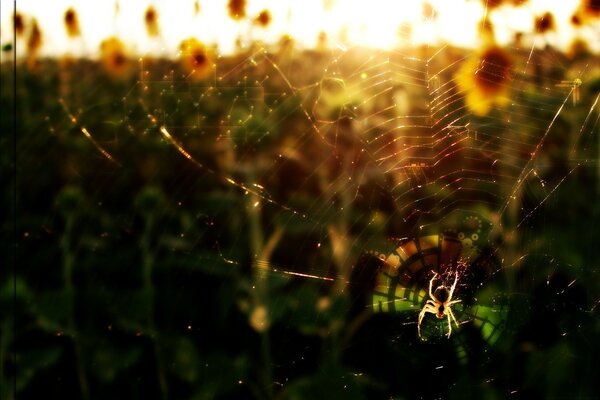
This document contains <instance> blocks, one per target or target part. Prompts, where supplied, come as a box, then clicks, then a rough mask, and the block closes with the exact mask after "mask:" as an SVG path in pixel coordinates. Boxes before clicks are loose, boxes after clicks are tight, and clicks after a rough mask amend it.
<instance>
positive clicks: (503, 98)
mask: <svg viewBox="0 0 600 400" xmlns="http://www.w3.org/2000/svg"><path fill="white" fill-rule="evenodd" d="M512 69H513V63H512V59H511V57H510V55H509V54H508V53H507V52H506V51H504V50H503V49H501V48H500V47H498V46H495V45H494V46H489V47H486V48H484V49H483V51H481V52H480V53H479V54H478V55H477V56H476V57H475V58H473V59H470V60H467V61H466V62H465V63H464V64H463V65H462V66H461V68H460V69H459V71H458V72H457V74H456V80H457V83H458V87H459V88H460V90H461V91H463V92H465V93H466V96H465V103H466V106H467V108H468V109H469V110H470V111H472V112H473V113H474V114H476V115H485V114H488V113H489V112H490V110H491V108H492V106H494V105H498V106H503V105H506V104H507V103H508V101H509V99H508V92H509V89H510V86H509V82H510V80H511V77H512Z"/></svg>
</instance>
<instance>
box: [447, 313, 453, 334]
mask: <svg viewBox="0 0 600 400" xmlns="http://www.w3.org/2000/svg"><path fill="white" fill-rule="evenodd" d="M446 315H447V317H448V334H447V335H446V336H448V339H450V335H451V334H452V324H451V323H450V313H449V314H446Z"/></svg>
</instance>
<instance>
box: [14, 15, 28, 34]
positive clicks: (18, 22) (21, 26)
mask: <svg viewBox="0 0 600 400" xmlns="http://www.w3.org/2000/svg"><path fill="white" fill-rule="evenodd" d="M13 29H14V30H15V33H16V34H17V36H23V32H25V18H23V15H22V14H21V13H19V12H15V15H13Z"/></svg>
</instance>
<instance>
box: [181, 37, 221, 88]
mask: <svg viewBox="0 0 600 400" xmlns="http://www.w3.org/2000/svg"><path fill="white" fill-rule="evenodd" d="M179 50H180V52H181V53H180V54H181V63H182V65H183V67H184V68H185V69H186V71H188V73H189V75H190V77H192V78H194V79H195V80H201V79H204V78H206V77H207V76H208V75H210V73H211V72H212V70H213V64H212V57H211V55H210V54H209V53H210V52H209V50H208V49H207V48H206V46H205V45H204V44H203V43H202V42H200V41H198V40H197V39H196V38H193V37H191V38H188V39H185V40H184V41H183V42H181V44H180V45H179Z"/></svg>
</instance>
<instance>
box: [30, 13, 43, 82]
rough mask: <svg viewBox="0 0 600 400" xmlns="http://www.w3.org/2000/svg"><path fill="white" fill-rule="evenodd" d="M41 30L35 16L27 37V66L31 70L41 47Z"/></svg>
mask: <svg viewBox="0 0 600 400" xmlns="http://www.w3.org/2000/svg"><path fill="white" fill-rule="evenodd" d="M42 44H43V39H42V30H41V29H40V27H39V25H38V23H37V20H35V18H34V19H33V20H32V21H31V31H30V32H29V37H28V38H27V66H28V67H29V69H31V70H33V69H35V67H36V66H37V55H38V52H39V50H40V48H41V47H42Z"/></svg>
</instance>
